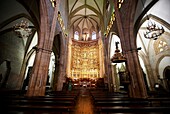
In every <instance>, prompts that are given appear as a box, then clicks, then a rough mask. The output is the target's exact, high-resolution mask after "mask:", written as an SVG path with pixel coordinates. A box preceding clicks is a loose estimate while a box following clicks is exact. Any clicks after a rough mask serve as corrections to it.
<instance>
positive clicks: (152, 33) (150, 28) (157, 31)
mask: <svg viewBox="0 0 170 114" xmlns="http://www.w3.org/2000/svg"><path fill="white" fill-rule="evenodd" d="M146 28H147V31H146V32H145V33H144V37H145V38H147V39H153V40H156V39H158V37H159V36H161V35H162V34H163V33H164V32H165V31H164V28H163V27H162V26H161V27H160V26H158V25H156V23H153V22H151V20H149V19H148V25H147V27H146Z"/></svg>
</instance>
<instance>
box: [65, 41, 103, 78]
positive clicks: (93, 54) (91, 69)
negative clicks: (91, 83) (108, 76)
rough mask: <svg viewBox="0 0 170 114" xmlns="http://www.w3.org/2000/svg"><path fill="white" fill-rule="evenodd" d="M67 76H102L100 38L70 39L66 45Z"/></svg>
mask: <svg viewBox="0 0 170 114" xmlns="http://www.w3.org/2000/svg"><path fill="white" fill-rule="evenodd" d="M68 53H69V54H68V55H69V57H68V67H67V77H68V78H71V79H72V80H77V79H89V80H97V79H98V78H103V74H104V61H103V46H102V43H101V42H100V40H91V41H78V40H74V39H72V40H71V42H70V43H69V46H68Z"/></svg>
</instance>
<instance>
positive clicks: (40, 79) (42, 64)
mask: <svg viewBox="0 0 170 114" xmlns="http://www.w3.org/2000/svg"><path fill="white" fill-rule="evenodd" d="M47 2H48V1H46V0H40V30H39V31H38V40H39V41H38V46H37V48H36V52H37V53H36V56H35V61H34V65H33V69H32V73H31V76H30V81H29V84H28V90H27V93H26V96H44V95H45V88H46V80H47V76H48V68H49V62H50V57H51V52H52V47H53V40H54V33H55V30H56V23H57V13H58V4H59V2H57V4H56V7H55V9H54V16H53V18H52V23H51V27H50V20H49V18H48V10H47V9H48V3H47Z"/></svg>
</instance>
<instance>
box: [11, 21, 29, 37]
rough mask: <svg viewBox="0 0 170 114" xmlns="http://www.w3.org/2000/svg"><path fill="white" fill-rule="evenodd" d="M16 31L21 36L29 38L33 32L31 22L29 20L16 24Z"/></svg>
mask: <svg viewBox="0 0 170 114" xmlns="http://www.w3.org/2000/svg"><path fill="white" fill-rule="evenodd" d="M14 32H15V33H16V35H17V36H18V37H19V38H28V37H29V35H31V34H32V30H31V28H29V23H28V22H27V21H23V20H22V21H21V23H17V24H16V25H14Z"/></svg>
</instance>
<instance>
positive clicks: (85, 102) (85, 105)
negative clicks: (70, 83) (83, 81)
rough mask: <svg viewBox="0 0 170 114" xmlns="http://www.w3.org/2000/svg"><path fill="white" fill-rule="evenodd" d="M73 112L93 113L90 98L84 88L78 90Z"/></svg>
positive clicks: (79, 113)
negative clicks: (78, 93)
mask: <svg viewBox="0 0 170 114" xmlns="http://www.w3.org/2000/svg"><path fill="white" fill-rule="evenodd" d="M75 114H94V111H93V103H92V99H91V96H90V93H89V90H88V89H86V88H82V89H81V90H80V95H79V97H78V101H77V105H76V110H75Z"/></svg>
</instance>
